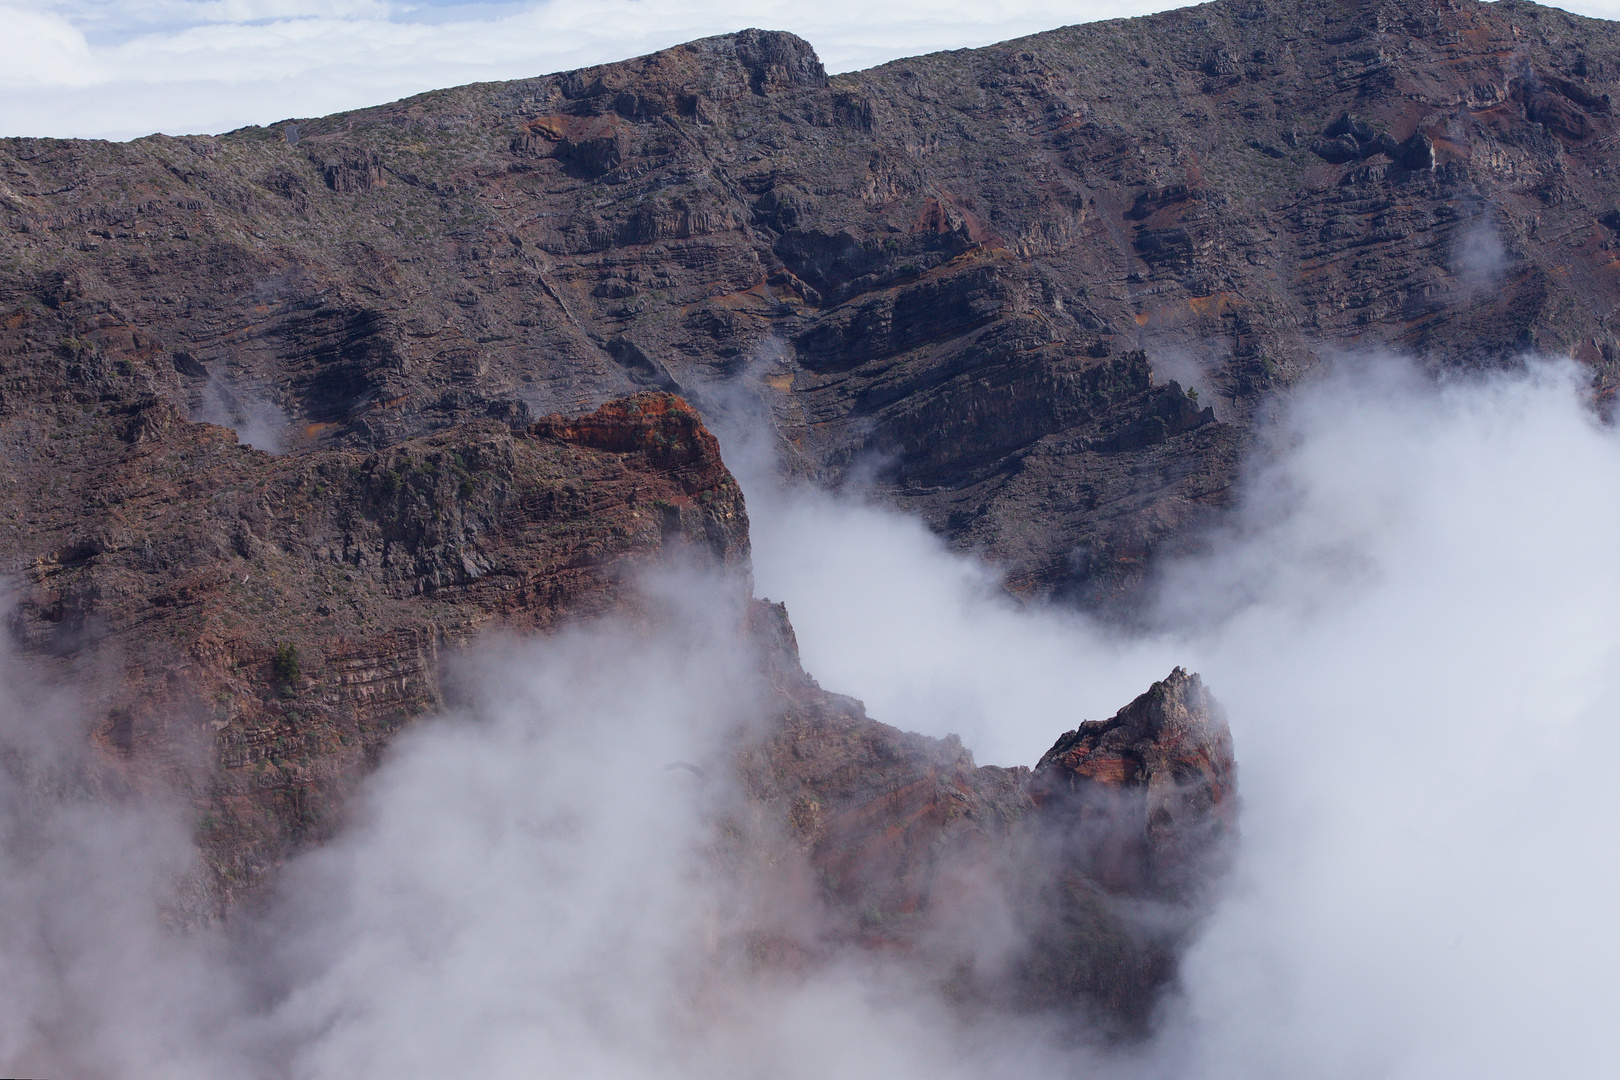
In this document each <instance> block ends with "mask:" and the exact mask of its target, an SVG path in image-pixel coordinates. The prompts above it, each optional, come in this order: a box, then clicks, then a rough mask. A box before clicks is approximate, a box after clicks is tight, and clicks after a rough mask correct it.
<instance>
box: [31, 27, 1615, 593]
mask: <svg viewBox="0 0 1620 1080" xmlns="http://www.w3.org/2000/svg"><path fill="white" fill-rule="evenodd" d="M1617 88H1620V38H1617V36H1616V33H1615V29H1614V26H1613V25H1612V24H1609V23H1605V22H1599V21H1595V20H1590V19H1583V18H1580V17H1578V16H1574V15H1570V14H1567V13H1565V12H1562V11H1557V10H1553V9H1548V8H1542V7H1537V6H1535V5H1533V4H1526V3H1520V2H1518V0H1505V2H1503V3H1499V4H1481V3H1474V2H1472V0H1458V2H1455V3H1446V4H1442V5H1439V6H1436V5H1434V4H1432V3H1429V2H1427V0H1395V2H1393V3H1372V2H1371V0H1366V2H1355V3H1350V4H1348V5H1344V4H1337V3H1326V2H1325V0H1289V2H1287V3H1283V4H1267V5H1258V6H1257V5H1255V4H1253V3H1251V2H1249V0H1242V2H1238V0H1221V2H1217V3H1212V4H1206V5H1204V6H1201V7H1198V8H1189V9H1186V10H1182V11H1173V12H1167V13H1164V14H1161V15H1155V16H1152V17H1149V18H1144V19H1136V20H1127V21H1115V22H1108V23H1098V24H1093V25H1087V26H1078V27H1068V28H1064V29H1060V30H1054V31H1051V32H1048V33H1044V34H1038V35H1035V36H1032V37H1029V38H1025V39H1021V40H1019V41H1015V42H1009V43H1006V44H1003V45H997V46H992V47H990V48H985V49H978V50H963V51H957V52H952V53H946V54H938V55H932V56H924V57H917V58H914V59H910V60H903V61H897V62H895V63H893V64H888V65H885V66H883V67H880V68H875V69H873V70H871V71H866V72H861V73H856V74H851V75H842V76H838V77H836V78H832V79H829V78H827V77H826V75H825V74H824V73H823V71H822V69H821V65H820V64H819V62H818V61H817V60H816V59H815V56H814V54H813V52H812V51H811V50H810V47H809V46H808V45H806V44H805V43H804V42H802V41H800V40H799V39H797V38H794V37H792V36H791V35H787V34H780V33H771V32H765V31H758V30H750V31H746V32H743V33H741V34H735V35H729V36H725V37H719V38H710V39H706V40H704V41H699V42H694V43H692V44H689V45H684V46H681V47H679V48H675V49H670V50H667V51H665V52H661V53H657V54H654V55H652V56H648V57H643V58H640V59H637V60H631V61H626V62H624V63H620V64H608V65H603V66H601V67H596V68H589V69H585V70H581V71H575V72H568V73H564V74H560V75H553V76H547V77H543V78H536V79H528V80H522V81H518V82H511V83H500V84H485V85H479V86H472V87H464V88H461V89H456V90H445V91H436V92H434V93H430V94H424V95H421V96H419V97H416V98H411V99H408V100H406V101H402V102H397V103H395V104H392V105H385V106H381V107H378V108H374V109H366V110H360V111H357V112H352V113H346V114H342V115H338V116H333V117H327V118H323V119H315V120H301V121H299V122H298V124H297V133H296V135H297V137H296V140H293V139H290V138H289V137H288V135H289V133H290V132H291V128H290V127H286V128H284V127H281V126H278V127H273V128H248V129H243V130H241V131H237V132H232V133H229V134H227V135H223V136H220V137H217V138H211V137H186V138H170V137H166V136H153V137H151V138H147V139H141V140H136V141H134V142H131V143H126V144H108V143H96V142H77V141H59V140H48V139H13V140H9V141H6V142H3V143H0V221H3V228H0V249H3V251H4V259H3V260H0V355H3V356H4V363H5V376H4V381H3V384H0V425H3V427H4V430H5V431H6V432H7V433H8V434H7V442H6V447H7V451H6V452H7V453H8V454H9V455H11V460H14V461H16V462H18V463H19V467H23V468H24V469H25V470H26V468H29V467H32V466H33V465H37V464H38V463H39V462H40V461H42V460H43V459H44V453H45V448H46V444H45V443H42V442H41V441H40V440H39V439H38V438H37V435H38V433H39V432H41V431H50V432H56V433H59V434H66V433H67V432H68V431H69V430H70V429H71V427H72V423H71V421H72V419H73V416H74V414H75V412H76V410H79V409H82V408H83V407H84V406H85V405H86V404H91V405H94V406H96V407H98V408H105V409H108V410H125V411H127V410H130V409H138V408H139V403H140V402H141V401H143V400H147V399H150V398H162V399H164V400H166V401H168V402H169V403H171V405H172V406H173V407H174V408H175V409H176V410H178V412H179V413H180V414H181V415H194V414H195V413H196V411H197V410H198V409H199V408H201V407H202V404H203V402H204V401H205V399H206V398H207V396H208V395H209V394H210V393H216V394H217V393H218V392H219V388H220V387H221V386H223V387H224V388H225V389H226V390H228V391H229V392H230V393H232V394H235V395H236V396H237V398H238V399H240V400H241V401H243V402H253V401H261V402H264V403H267V404H269V405H273V406H274V407H275V408H276V409H279V410H280V411H281V412H282V413H284V414H285V415H286V416H287V417H288V418H290V420H291V422H292V423H291V426H290V428H289V429H288V432H287V435H288V441H289V445H290V446H291V447H293V448H295V449H301V448H304V447H325V446H346V447H355V448H361V449H365V450H367V451H372V452H375V451H378V450H381V449H384V448H386V447H388V446H391V445H394V444H396V443H398V442H400V441H401V440H404V439H409V438H416V437H420V436H422V435H425V434H427V433H429V432H431V431H436V430H438V429H440V428H444V427H448V426H451V425H455V424H460V423H465V422H467V421H468V420H470V419H473V418H475V417H479V416H485V415H492V414H499V415H502V416H516V415H519V414H521V412H522V410H524V409H527V410H529V411H530V412H531V413H535V414H541V413H548V412H563V413H574V412H579V411H588V410H589V409H591V408H594V407H596V406H597V405H600V404H601V403H603V402H604V401H606V400H607V399H609V398H611V397H614V396H617V395H619V394H622V393H625V392H628V391H632V390H635V389H639V388H642V387H656V388H661V389H670V390H673V389H676V388H681V389H682V390H683V392H685V393H686V394H687V395H688V396H689V397H690V398H691V399H692V400H693V401H694V403H695V404H697V405H698V407H699V408H700V410H702V409H714V408H719V402H721V401H722V400H724V396H723V395H716V394H712V393H710V388H712V387H713V386H714V385H715V384H717V383H725V382H727V381H731V380H737V379H746V380H749V381H750V382H751V383H753V384H755V385H757V387H758V391H759V393H760V394H762V395H763V397H764V399H765V401H766V403H767V405H768V406H769V409H770V410H771V412H772V414H773V420H774V424H775V430H776V431H778V432H779V433H780V435H781V440H782V447H783V450H784V453H785V456H786V459H787V461H788V462H789V465H790V467H792V468H795V469H798V470H800V471H803V472H806V473H809V474H812V475H814V476H816V477H818V478H820V479H822V480H823V481H825V482H829V483H838V482H840V481H841V479H842V478H843V477H844V476H845V475H846V474H847V473H848V472H849V470H851V469H852V468H855V467H859V468H861V469H862V470H863V475H865V474H867V473H870V471H871V468H870V466H871V465H872V464H873V463H876V464H877V465H879V466H880V467H879V468H878V470H877V471H878V476H879V485H880V487H881V488H882V489H883V490H884V491H885V492H886V493H887V494H888V495H889V497H890V498H892V499H893V500H894V501H895V502H896V503H898V504H899V505H901V506H904V507H906V508H908V509H910V510H912V511H914V512H916V513H918V514H920V515H922V516H923V517H924V518H926V519H927V520H928V522H929V523H930V524H931V525H932V526H933V527H934V528H935V529H937V530H938V531H940V532H941V533H943V534H945V535H946V536H948V537H950V538H951V539H952V540H953V541H954V542H955V543H957V544H959V545H961V546H962V547H963V548H966V549H972V550H974V551H978V552H982V553H984V554H987V555H988V556H990V557H992V558H994V559H996V560H998V561H1000V562H1001V563H1003V564H1004V565H1006V566H1007V568H1008V570H1009V573H1010V583H1011V585H1012V587H1013V588H1015V589H1018V590H1021V591H1029V592H1052V591H1057V592H1070V593H1075V594H1077V595H1080V596H1082V597H1086V598H1090V599H1092V600H1106V599H1107V598H1108V597H1111V596H1114V595H1117V594H1120V593H1121V592H1124V591H1128V590H1129V589H1130V588H1131V587H1132V586H1133V585H1134V583H1136V582H1138V581H1139V580H1140V578H1141V575H1142V572H1143V569H1144V567H1145V566H1146V564H1147V560H1148V558H1149V557H1150V556H1151V554H1152V552H1153V551H1154V550H1156V549H1157V548H1158V547H1159V546H1161V545H1162V544H1164V543H1165V542H1167V541H1174V540H1175V538H1177V537H1178V536H1182V535H1185V534H1186V533H1187V531H1188V530H1189V529H1190V528H1192V527H1193V526H1195V525H1196V524H1197V523H1198V522H1199V521H1201V520H1203V519H1204V518H1205V517H1206V516H1207V514H1208V513H1209V511H1210V510H1211V509H1212V508H1214V507H1218V506H1220V505H1221V504H1222V503H1223V502H1224V501H1225V500H1226V498H1227V492H1228V490H1229V487H1230V482H1231V478H1232V476H1233V475H1234V470H1235V467H1236V465H1235V463H1236V461H1237V458H1238V455H1239V451H1240V450H1241V447H1242V445H1243V441H1244V432H1245V430H1246V425H1247V423H1248V420H1249V417H1250V416H1251V415H1252V414H1253V411H1254V409H1255V407H1256V405H1257V403H1258V402H1259V401H1260V400H1261V399H1262V398H1263V397H1264V396H1265V395H1266V394H1267V393H1268V392H1269V391H1271V390H1272V389H1274V388H1276V387H1279V386H1284V385H1287V384H1288V383H1290V382H1291V381H1293V380H1294V379H1296V378H1298V377H1299V375H1300V374H1301V373H1302V372H1303V371H1305V370H1306V369H1307V368H1309V367H1310V366H1311V365H1312V364H1313V363H1314V362H1315V360H1314V358H1315V355H1316V350H1317V347H1318V346H1319V345H1320V344H1321V343H1324V342H1327V343H1332V344H1333V345H1334V346H1336V347H1345V346H1349V347H1351V348H1355V347H1365V348H1381V347H1394V348H1399V349H1403V350H1409V351H1412V352H1416V353H1419V354H1422V355H1423V356H1425V357H1426V358H1428V359H1430V360H1431V361H1433V362H1435V363H1439V364H1460V365H1478V364H1499V363H1507V362H1513V361H1514V359H1515V358H1516V357H1517V356H1519V355H1520V354H1521V353H1522V352H1523V351H1524V350H1526V349H1540V350H1544V351H1568V352H1572V353H1573V354H1574V355H1576V356H1577V357H1578V358H1579V359H1580V360H1582V361H1583V362H1585V363H1587V364H1588V365H1590V366H1591V368H1592V370H1593V372H1594V375H1595V376H1596V377H1597V380H1598V386H1599V391H1600V393H1601V394H1604V395H1607V394H1609V393H1611V392H1612V389H1613V387H1614V385H1615V382H1616V378H1617V374H1616V373H1617V370H1620V369H1617V367H1616V364H1617V354H1616V341H1617V338H1616V333H1617V331H1616V326H1615V323H1614V318H1613V315H1612V312H1613V311H1615V310H1617V309H1620V304H1617V301H1620V285H1617V283H1616V281H1617V279H1616V276H1615V274H1614V273H1613V268H1614V266H1615V265H1616V264H1615V259H1614V252H1613V250H1612V249H1613V248H1614V247H1615V244H1616V243H1617V242H1620V241H1616V238H1615V236H1614V233H1613V231H1612V230H1611V229H1609V228H1608V227H1606V226H1604V225H1602V224H1601V222H1602V221H1603V220H1605V217H1606V215H1610V214H1612V212H1613V211H1614V208H1615V206H1616V205H1617V204H1620V190H1617V189H1616V186H1615V185H1616V181H1615V180H1614V178H1613V173H1612V170H1611V169H1610V167H1609V163H1608V155H1609V145H1610V142H1611V141H1612V138H1613V136H1614V132H1615V116H1614V110H1613V107H1612V105H1611V104H1610V101H1609V98H1610V96H1612V94H1613V93H1614V92H1615V91H1616V89H1617ZM1479 250H1485V251H1492V252H1499V253H1500V257H1499V258H1495V259H1492V260H1488V262H1489V265H1480V262H1481V260H1479V259H1477V258H1471V257H1469V256H1468V255H1467V253H1468V252H1469V251H1479ZM1136 350H1146V352H1147V355H1148V356H1149V357H1150V358H1151V357H1153V356H1154V355H1155V354H1170V353H1175V354H1178V356H1179V357H1180V359H1182V360H1185V359H1188V358H1190V359H1191V360H1193V361H1195V362H1196V363H1198V364H1200V365H1202V367H1203V370H1204V375H1203V376H1202V378H1201V379H1200V380H1199V385H1197V386H1196V389H1197V390H1198V391H1199V392H1200V393H1201V395H1203V397H1202V401H1203V404H1204V405H1205V406H1208V405H1213V406H1214V407H1215V409H1216V412H1217V414H1218V416H1219V422H1216V423H1201V424H1199V425H1197V426H1190V427H1181V428H1176V427H1174V425H1167V427H1166V429H1165V431H1164V433H1163V435H1164V437H1163V439H1162V440H1161V439H1159V431H1158V429H1157V427H1156V426H1154V425H1152V424H1151V423H1149V424H1147V425H1146V429H1141V428H1139V429H1135V430H1125V429H1129V428H1130V425H1133V424H1137V423H1138V422H1139V421H1141V420H1142V418H1143V417H1144V414H1145V413H1147V412H1150V411H1151V409H1152V406H1151V404H1150V402H1149V398H1150V397H1151V396H1152V395H1154V394H1157V393H1160V392H1161V388H1160V387H1157V386H1155V385H1153V382H1152V379H1151V377H1150V373H1149V368H1148V366H1147V364H1146V363H1144V362H1143V361H1142V360H1141V359H1139V358H1138V353H1137V352H1136ZM1184 366H1185V365H1184V364H1183V367H1184ZM1166 419H1169V418H1168V417H1166ZM1116 433H1118V437H1115V436H1116ZM75 445H76V444H75V443H74V442H73V441H72V439H71V438H66V439H58V440H55V441H54V442H53V443H51V444H50V449H52V450H56V451H58V452H60V453H62V454H65V455H67V456H68V457H73V456H75V454H76V451H74V449H73V447H74V446H75ZM8 550H18V549H16V548H15V546H14V545H13V546H12V547H11V548H9V549H8Z"/></svg>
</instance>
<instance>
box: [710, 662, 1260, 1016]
mask: <svg viewBox="0 0 1620 1080" xmlns="http://www.w3.org/2000/svg"><path fill="white" fill-rule="evenodd" d="M787 632H788V634H789V635H791V630H788V631H787ZM791 666H792V667H795V668H796V664H793V665H791ZM777 685H778V687H779V688H780V689H781V692H782V696H783V704H782V709H781V715H780V717H779V719H777V720H776V721H775V723H774V724H773V725H772V726H771V729H770V731H769V734H768V736H767V737H766V738H765V739H763V740H762V741H760V742H759V743H757V744H756V745H754V746H751V747H750V748H749V749H748V750H747V751H745V753H744V754H743V755H742V758H741V762H740V771H741V774H742V776H743V779H744V784H745V788H746V790H747V792H748V795H749V796H750V799H751V800H752V801H753V803H754V804H755V805H756V806H757V807H759V808H760V810H761V811H762V812H763V813H764V814H765V815H766V818H767V822H768V824H776V823H779V822H781V821H783V820H785V821H786V823H787V831H786V835H787V838H788V839H789V841H790V846H789V847H788V848H786V849H785V850H784V849H783V848H781V847H780V846H778V847H769V846H768V847H767V849H768V850H769V851H770V857H769V859H768V862H769V864H770V866H771V868H772V873H773V884H774V886H775V896H776V898H777V903H778V904H779V905H780V907H781V908H782V909H785V910H786V912H787V913H788V914H787V916H786V917H784V918H782V919H781V921H780V923H779V924H778V925H775V926H773V924H772V922H771V919H770V917H769V915H767V916H766V917H765V918H764V919H762V920H760V921H759V922H758V923H757V924H756V925H752V926H749V927H748V928H747V932H748V933H749V934H750V935H752V938H751V940H750V942H749V944H750V946H751V949H752V951H753V952H754V953H755V954H756V955H760V956H762V957H764V958H766V962H769V963H777V964H780V963H784V962H792V963H797V964H808V963H814V962H815V961H816V959H817V958H818V957H819V956H822V955H825V954H826V953H828V952H830V951H834V950H836V949H837V948H838V947H840V946H847V945H848V944H850V943H855V944H858V945H859V946H860V947H863V948H868V949H873V948H875V949H878V950H882V951H884V952H887V953H891V954H899V955H901V956H904V957H906V958H908V959H909V960H911V961H913V962H915V963H917V964H919V965H921V966H922V968H923V970H925V971H931V972H932V974H933V975H934V977H935V978H937V979H939V980H941V981H943V982H945V983H947V984H948V985H949V986H950V987H951V988H952V991H953V993H954V994H955V995H956V996H958V997H960V998H962V999H964V1000H967V1001H971V1002H973V1003H975V1004H977V1005H988V1006H991V1007H994V1006H998V1005H999V1006H1001V1007H1011V1008H1016V1009H1020V1010H1029V1009H1038V1010H1039V1009H1061V1010H1073V1009H1075V1008H1076V1007H1077V1006H1078V1007H1081V1008H1083V1009H1088V1010H1089V1011H1090V1013H1091V1015H1092V1016H1093V1017H1094V1018H1095V1019H1098V1020H1100V1021H1102V1022H1104V1023H1107V1024H1112V1025H1119V1026H1121V1027H1122V1028H1123V1029H1125V1030H1140V1029H1141V1028H1142V1027H1143V1025H1145V1024H1146V1023H1147V1022H1148V1020H1149V1018H1150V1014H1151V1011H1152V1007H1153V1005H1154V1004H1155V1002H1156V1001H1157V998H1158V994H1159V992H1160V991H1162V990H1163V989H1164V988H1165V987H1166V986H1167V985H1169V984H1170V983H1171V982H1172V980H1173V979H1174V977H1175V972H1176V958H1177V956H1178V954H1179V951H1180V949H1181V947H1182V946H1183V945H1185V943H1186V941H1187V939H1188V937H1189V935H1190V933H1191V931H1192V930H1193V929H1194V928H1195V927H1196V925H1197V922H1198V919H1199V917H1200V916H1201V915H1202V914H1203V913H1204V911H1205V909H1206V907H1207V905H1208V903H1209V902H1210V899H1211V897H1212V895H1213V891H1214V888H1215V886H1216V885H1217V884H1218V883H1219V882H1220V880H1221V875H1222V872H1223V871H1224V869H1225V863H1226V859H1227V857H1228V855H1229V854H1230V845H1231V842H1232V840H1233V839H1234V837H1235V825H1236V800H1235V798H1234V797H1233V796H1234V791H1235V783H1236V766H1235V763H1234V759H1233V755H1232V743H1231V734H1230V732H1229V731H1228V729H1227V726H1226V720H1225V717H1224V716H1223V714H1222V713H1221V710H1220V707H1219V706H1218V705H1217V704H1216V703H1215V702H1214V700H1213V699H1212V698H1211V697H1210V695H1209V694H1208V692H1207V691H1206V690H1205V689H1204V687H1203V684H1202V682H1201V681H1200V680H1199V678H1198V676H1197V675H1189V674H1188V673H1187V672H1185V671H1183V670H1182V669H1180V668H1177V669H1176V670H1175V671H1173V672H1172V673H1171V674H1170V676H1169V677H1168V678H1167V679H1165V680H1164V681H1162V682H1159V683H1155V684H1154V685H1153V686H1152V687H1151V688H1150V689H1149V690H1148V691H1147V692H1146V693H1144V694H1142V695H1141V696H1140V697H1138V698H1137V699H1136V700H1135V701H1133V702H1131V703H1130V704H1129V705H1127V706H1126V707H1125V708H1123V709H1121V710H1120V711H1119V713H1118V714H1116V715H1115V716H1114V717H1113V718H1112V719H1110V720H1107V721H1092V722H1088V723H1085V724H1082V725H1081V726H1080V728H1079V729H1078V730H1077V731H1072V732H1069V733H1067V734H1065V735H1063V736H1061V737H1060V738H1059V739H1058V741H1057V743H1056V744H1055V745H1054V746H1053V748H1052V749H1051V751H1049V752H1048V753H1047V754H1046V755H1045V756H1044V757H1043V758H1042V760H1041V761H1040V762H1039V764H1037V765H1036V766H1035V768H1034V769H1033V770H1031V769H1029V768H1026V767H1022V766H1020V767H1017V768H1011V769H1008V768H1000V767H996V766H976V765H975V764H974V762H973V757H972V754H971V753H969V752H968V751H967V750H966V749H965V748H964V747H963V746H962V744H961V743H960V741H958V740H956V739H954V738H947V739H944V740H939V739H931V738H926V737H924V736H920V735H915V734H910V733H906V732H901V731H897V730H895V729H894V728H891V727H888V726H887V725H884V724H881V723H874V722H872V721H871V720H869V719H867V718H866V716H865V715H864V712H863V711H862V710H861V708H860V706H859V704H858V703H856V702H852V701H850V700H849V699H847V698H841V697H839V696H837V695H829V694H826V693H824V692H822V691H820V690H819V688H817V687H815V686H814V684H813V683H810V682H809V681H808V680H807V679H805V678H804V677H802V676H800V677H798V678H786V679H781V678H779V679H778V680H777ZM767 835H769V832H768V831H767ZM795 853H796V854H797V857H798V858H797V859H795V858H794V854H795ZM795 871H796V872H797V873H798V875H799V877H798V879H797V884H798V886H799V888H798V890H797V892H796V891H795V890H794V889H793V888H792V887H791V886H788V887H784V886H783V884H782V882H783V881H784V880H786V881H789V882H792V881H794V880H795V878H794V876H793V875H794V872H795ZM806 910H811V911H814V912H819V913H820V914H821V918H820V919H819V920H807V919H806V918H805V916H804V914H803V913H804V912H805V911H806Z"/></svg>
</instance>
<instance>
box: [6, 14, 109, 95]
mask: <svg viewBox="0 0 1620 1080" xmlns="http://www.w3.org/2000/svg"><path fill="white" fill-rule="evenodd" d="M0 38H3V39H4V40H5V43H6V44H5V63H4V64H3V65H0V87H6V88H8V89H9V88H13V87H53V88H55V87H72V86H86V85H89V84H90V83H94V82H97V81H99V80H100V79H101V78H102V77H104V76H103V75H102V73H101V72H99V71H98V70H97V64H96V60H95V58H94V57H92V55H91V52H90V45H89V43H88V42H86V41H85V38H84V34H82V33H81V32H80V31H79V30H78V28H77V27H75V26H74V25H73V24H72V23H71V22H69V21H68V20H67V19H65V18H63V17H62V16H60V15H56V14H52V13H50V12H44V11H29V10H27V9H24V8H20V7H13V6H11V5H9V4H7V5H0Z"/></svg>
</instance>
